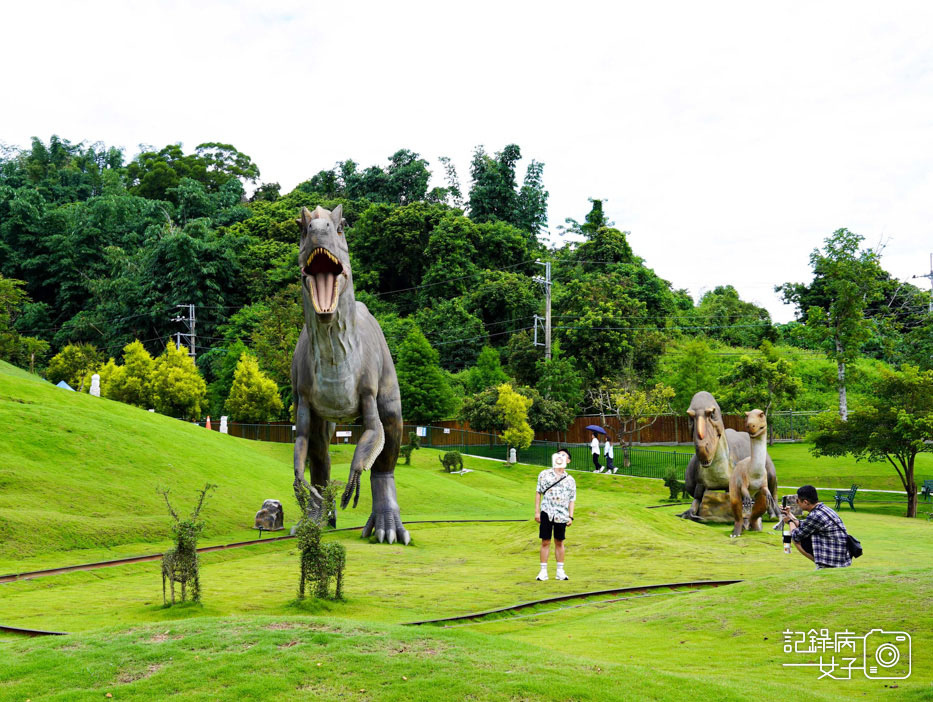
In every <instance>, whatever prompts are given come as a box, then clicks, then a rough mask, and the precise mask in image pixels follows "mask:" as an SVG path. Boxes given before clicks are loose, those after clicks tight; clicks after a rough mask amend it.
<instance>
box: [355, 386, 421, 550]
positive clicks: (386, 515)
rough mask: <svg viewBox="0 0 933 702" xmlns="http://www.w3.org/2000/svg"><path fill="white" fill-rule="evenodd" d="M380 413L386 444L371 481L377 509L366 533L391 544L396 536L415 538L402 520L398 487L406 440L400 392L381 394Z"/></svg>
mask: <svg viewBox="0 0 933 702" xmlns="http://www.w3.org/2000/svg"><path fill="white" fill-rule="evenodd" d="M378 408H379V417H380V419H381V421H382V426H383V429H384V431H385V445H384V446H383V449H382V453H380V454H379V455H378V456H377V458H376V462H375V463H374V464H373V470H372V475H371V476H370V485H371V486H372V491H373V511H372V514H370V515H369V519H368V520H367V522H366V526H365V527H363V537H368V536H370V535H375V537H376V538H377V539H378V540H379V541H380V542H381V541H388V542H389V543H390V544H391V543H394V542H395V541H396V540H398V541H400V542H402V543H403V544H406V545H407V544H408V543H410V542H411V535H410V534H409V533H408V530H407V529H405V526H404V524H403V523H402V515H401V511H400V509H399V505H398V499H397V496H396V490H395V462H396V460H398V452H399V448H400V446H401V443H402V412H401V402H400V401H399V398H398V394H397V392H396V393H392V394H391V395H390V396H389V397H380V398H379V401H378Z"/></svg>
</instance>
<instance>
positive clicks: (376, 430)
mask: <svg viewBox="0 0 933 702" xmlns="http://www.w3.org/2000/svg"><path fill="white" fill-rule="evenodd" d="M361 405H362V410H363V435H362V436H361V437H360V440H359V443H357V445H356V450H355V451H354V452H353V460H352V461H351V463H350V477H349V479H348V480H347V487H346V489H345V490H344V491H343V497H342V498H341V499H340V509H344V508H346V506H347V503H348V502H349V501H350V495H351V494H353V493H354V490H355V497H354V499H353V506H354V507H356V505H357V502H359V499H360V477H361V476H362V474H363V472H364V471H367V470H369V469H370V468H372V467H373V463H375V462H376V458H377V457H378V456H379V454H380V453H382V448H383V447H384V446H385V429H384V428H383V426H382V420H381V419H380V418H379V410H378V408H377V406H376V397H375V395H365V396H364V397H363V400H362V402H361Z"/></svg>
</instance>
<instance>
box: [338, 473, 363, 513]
mask: <svg viewBox="0 0 933 702" xmlns="http://www.w3.org/2000/svg"><path fill="white" fill-rule="evenodd" d="M361 475H362V472H361V471H358V470H353V469H352V468H351V469H350V477H349V478H347V486H346V487H345V488H344V490H343V496H342V497H341V498H340V509H346V508H347V505H348V504H349V503H350V497H351V496H353V506H354V507H356V505H357V504H358V503H359V501H360V476H361ZM354 490H355V491H356V495H355V496H354Z"/></svg>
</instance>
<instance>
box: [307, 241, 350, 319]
mask: <svg viewBox="0 0 933 702" xmlns="http://www.w3.org/2000/svg"><path fill="white" fill-rule="evenodd" d="M301 272H302V273H304V275H305V277H306V282H307V285H308V289H309V290H310V291H311V302H312V303H313V304H314V311H315V312H317V313H318V314H333V313H334V311H335V310H336V309H337V298H338V297H339V296H340V274H341V273H343V266H342V265H341V264H340V261H338V260H337V257H336V256H334V254H332V253H331V252H330V251H328V250H327V249H324V248H320V247H318V248H316V249H315V250H314V251H312V252H311V254H310V255H309V256H308V261H307V263H306V264H305V267H304V268H303V269H302V270H301Z"/></svg>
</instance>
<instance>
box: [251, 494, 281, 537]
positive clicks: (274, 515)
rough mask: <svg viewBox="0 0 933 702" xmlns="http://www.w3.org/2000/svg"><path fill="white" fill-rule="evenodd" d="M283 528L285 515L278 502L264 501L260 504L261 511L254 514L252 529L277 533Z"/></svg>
mask: <svg viewBox="0 0 933 702" xmlns="http://www.w3.org/2000/svg"><path fill="white" fill-rule="evenodd" d="M284 527H285V513H284V511H283V510H282V503H281V502H279V501H278V500H265V501H264V502H263V503H262V509H260V510H259V511H258V512H256V522H255V526H254V527H253V528H254V529H263V530H264V531H278V530H279V529H283V528H284Z"/></svg>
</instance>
